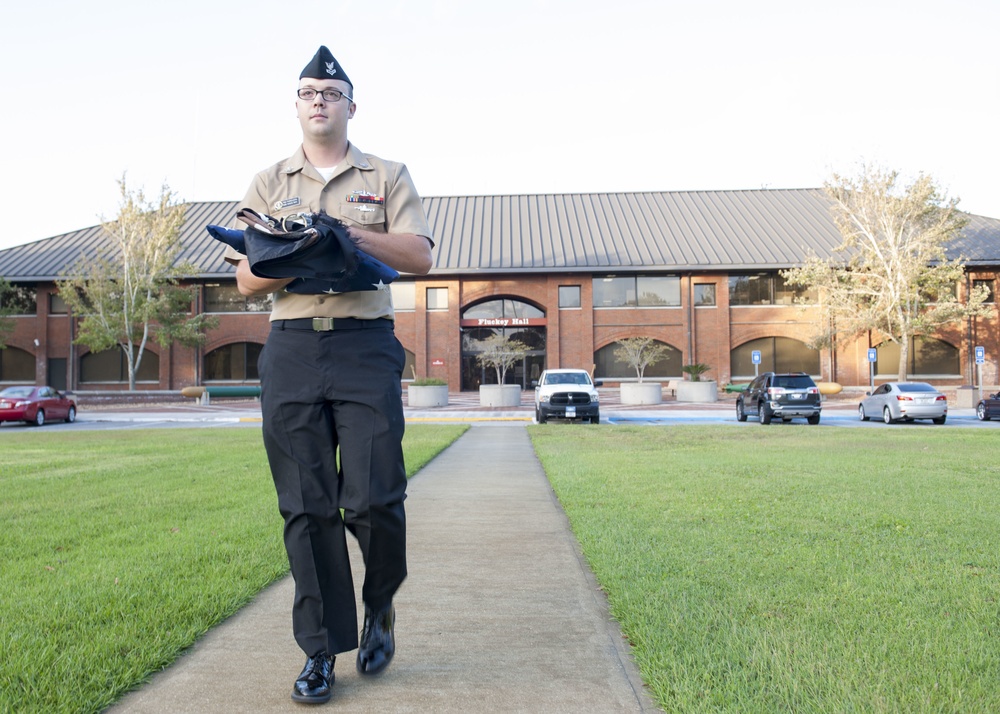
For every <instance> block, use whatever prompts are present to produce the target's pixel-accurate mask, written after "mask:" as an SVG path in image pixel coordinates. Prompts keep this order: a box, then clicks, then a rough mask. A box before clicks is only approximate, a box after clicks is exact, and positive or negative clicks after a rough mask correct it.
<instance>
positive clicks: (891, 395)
mask: <svg viewBox="0 0 1000 714" xmlns="http://www.w3.org/2000/svg"><path fill="white" fill-rule="evenodd" d="M866 394H867V395H868V396H866V397H865V398H864V399H862V400H861V404H859V405H858V418H859V419H860V420H861V421H868V420H869V419H877V418H878V417H879V416H881V417H882V421H884V422H885V423H886V424H891V423H893V422H894V421H913V420H914V419H932V420H933V421H934V423H935V424H944V420H945V419H946V418H947V416H948V398H947V397H946V396H944V395H943V394H941V392H939V391H938V390H936V389H935V388H934V387H932V386H931V385H929V384H927V383H926V382H886V383H885V384H883V385H882V386H881V387H879V388H878V389H876V390H875V391H874V392H866Z"/></svg>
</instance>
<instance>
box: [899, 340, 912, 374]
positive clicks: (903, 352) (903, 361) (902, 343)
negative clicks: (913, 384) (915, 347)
mask: <svg viewBox="0 0 1000 714" xmlns="http://www.w3.org/2000/svg"><path fill="white" fill-rule="evenodd" d="M909 361H910V336H909V335H907V334H904V335H901V336H900V340H899V373H898V374H897V375H896V379H897V381H900V382H905V381H906V378H907V374H906V373H907V369H906V365H907V364H909Z"/></svg>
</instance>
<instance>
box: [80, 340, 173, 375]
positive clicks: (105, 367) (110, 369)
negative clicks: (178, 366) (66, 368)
mask: <svg viewBox="0 0 1000 714" xmlns="http://www.w3.org/2000/svg"><path fill="white" fill-rule="evenodd" d="M80 381H81V382H128V361H127V360H126V359H125V352H124V351H123V350H122V349H121V348H120V347H112V348H111V349H110V350H104V351H103V352H88V353H87V354H85V355H84V356H83V357H81V358H80ZM135 381H136V382H159V381H160V357H159V355H157V354H156V353H155V352H151V351H150V350H148V349H147V350H143V352H142V362H141V363H140V364H139V373H138V374H136V376H135Z"/></svg>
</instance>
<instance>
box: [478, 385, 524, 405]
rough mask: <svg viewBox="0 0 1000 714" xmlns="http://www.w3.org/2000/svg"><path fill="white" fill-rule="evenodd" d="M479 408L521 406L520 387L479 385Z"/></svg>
mask: <svg viewBox="0 0 1000 714" xmlns="http://www.w3.org/2000/svg"><path fill="white" fill-rule="evenodd" d="M479 406H481V407H519V406H521V385H519V384H480V385H479Z"/></svg>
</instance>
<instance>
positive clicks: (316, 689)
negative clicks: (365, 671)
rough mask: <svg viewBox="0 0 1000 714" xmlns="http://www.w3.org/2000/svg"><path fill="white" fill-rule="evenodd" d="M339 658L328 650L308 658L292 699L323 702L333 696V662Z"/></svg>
mask: <svg viewBox="0 0 1000 714" xmlns="http://www.w3.org/2000/svg"><path fill="white" fill-rule="evenodd" d="M336 661H337V658H336V657H335V656H333V655H330V654H327V653H326V652H320V653H319V654H318V655H316V656H315V657H310V658H309V659H307V660H306V666H305V667H303V668H302V674H300V675H299V678H298V679H296V680H295V686H294V687H293V688H292V699H294V700H295V701H297V702H304V703H305V704H322V703H323V702H328V701H330V697H331V696H333V664H334V662H336Z"/></svg>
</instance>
